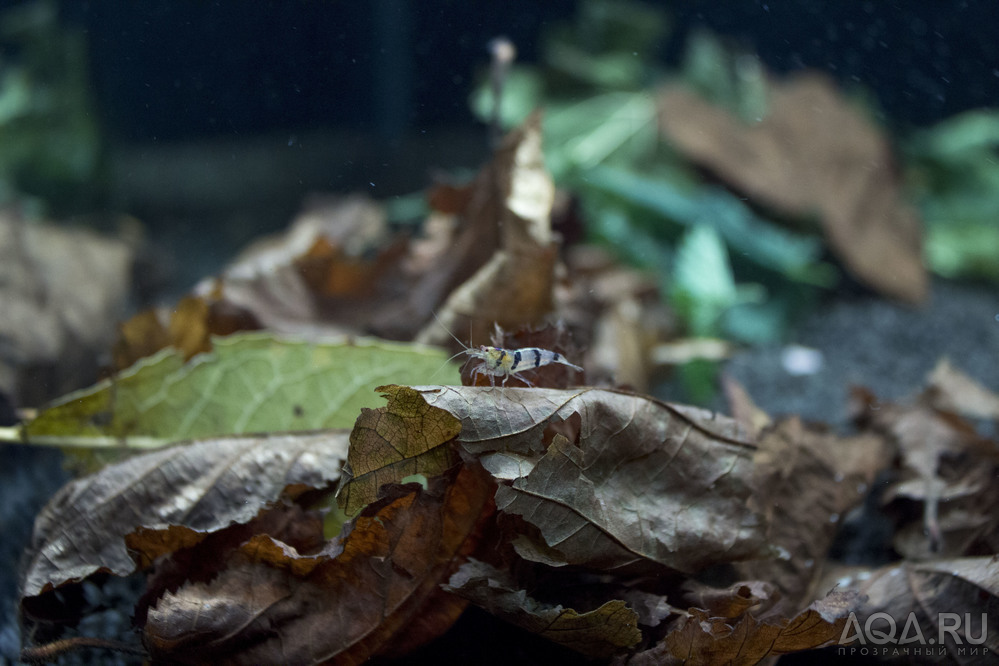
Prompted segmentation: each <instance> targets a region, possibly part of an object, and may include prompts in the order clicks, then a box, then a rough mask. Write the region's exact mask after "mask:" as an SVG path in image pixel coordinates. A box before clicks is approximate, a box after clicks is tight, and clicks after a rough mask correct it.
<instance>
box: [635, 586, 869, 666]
mask: <svg viewBox="0 0 999 666" xmlns="http://www.w3.org/2000/svg"><path fill="white" fill-rule="evenodd" d="M856 604H857V598H856V595H855V594H853V593H845V592H833V593H831V594H829V595H828V596H826V597H825V598H823V599H820V600H819V601H816V602H815V603H813V604H812V605H811V606H809V607H808V608H806V609H805V610H803V611H802V612H800V613H798V614H796V615H794V616H793V617H790V618H787V617H784V618H770V619H762V620H761V619H759V618H757V617H756V616H755V615H752V614H748V613H747V614H744V615H741V616H740V617H739V618H738V619H736V620H733V619H730V618H725V617H713V616H711V615H710V614H709V613H708V612H707V611H704V610H702V609H699V608H691V609H690V610H689V611H688V617H686V618H684V619H682V620H681V621H680V622H679V623H678V626H676V627H674V628H673V630H672V631H670V633H669V634H668V635H667V636H666V638H665V639H663V641H661V642H660V643H659V644H658V645H656V646H655V647H653V648H651V649H649V650H646V651H644V652H639V653H638V654H636V655H634V656H633V657H631V658H630V659H629V660H628V661H627V664H629V666H644V665H646V664H648V665H649V666H652V665H656V666H658V665H660V664H686V665H688V666H715V665H718V666H739V665H746V666H749V665H751V664H756V663H759V662H760V661H761V660H763V659H765V658H766V657H769V656H775V655H782V654H789V653H792V652H800V651H802V650H811V649H814V648H817V647H822V646H824V645H831V644H833V643H835V642H836V641H837V640H838V639H839V637H840V636H841V635H842V633H843V627H844V626H845V625H846V621H847V617H848V615H849V612H850V610H852V609H853V608H854V607H855V606H856Z"/></svg>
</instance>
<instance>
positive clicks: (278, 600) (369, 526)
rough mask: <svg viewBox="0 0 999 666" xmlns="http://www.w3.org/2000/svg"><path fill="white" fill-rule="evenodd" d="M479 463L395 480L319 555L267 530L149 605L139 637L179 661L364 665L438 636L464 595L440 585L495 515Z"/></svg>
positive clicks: (157, 654)
mask: <svg viewBox="0 0 999 666" xmlns="http://www.w3.org/2000/svg"><path fill="white" fill-rule="evenodd" d="M491 497H492V484H491V483H490V481H489V479H488V475H486V474H484V473H483V472H482V470H481V468H479V467H477V466H476V467H461V468H459V469H457V470H455V472H454V473H453V474H451V475H449V476H447V477H438V478H437V479H434V480H432V481H431V482H430V484H429V487H428V489H427V490H422V489H421V488H420V487H419V486H418V485H416V484H410V485H407V486H394V487H391V488H388V489H387V494H386V496H385V497H384V498H383V499H382V500H380V501H378V502H377V503H375V504H372V505H370V506H368V507H367V508H366V509H365V511H364V512H362V513H361V515H360V516H358V517H357V518H356V519H355V520H354V521H353V522H352V523H350V524H349V525H348V526H347V528H346V529H345V531H344V534H343V535H342V536H341V537H340V538H339V539H338V540H336V541H334V542H330V544H329V545H328V546H327V547H326V548H325V549H323V550H322V551H321V552H319V553H317V554H314V555H302V554H300V553H298V552H297V551H295V550H294V549H293V548H291V547H290V546H287V545H286V544H283V543H280V542H278V541H275V540H274V539H272V538H270V537H268V536H262V535H261V536H257V537H254V538H253V539H251V540H250V541H249V542H247V543H246V544H245V545H244V546H243V547H242V548H240V549H239V551H238V552H236V553H235V554H234V555H233V556H232V558H231V559H230V561H229V563H228V566H227V568H225V569H224V570H223V571H222V572H221V573H220V574H219V576H218V577H216V578H214V579H213V580H211V581H210V582H208V583H194V584H189V585H185V586H183V587H181V588H180V589H179V590H177V591H176V592H175V593H170V592H168V593H167V594H165V595H164V596H163V598H162V599H160V601H159V603H158V604H157V605H156V606H155V607H154V608H151V609H150V610H149V614H148V621H147V624H146V626H145V628H144V632H145V639H144V640H145V644H146V646H147V648H148V649H149V650H150V652H151V654H152V655H153V657H154V658H159V659H163V660H169V661H177V662H180V663H205V662H208V661H221V662H223V663H228V664H255V665H261V664H319V663H326V662H328V661H335V663H338V664H360V663H362V662H363V661H365V660H366V659H368V658H369V657H371V656H374V655H382V656H398V655H400V654H403V653H405V652H406V651H408V650H409V649H412V648H413V647H416V646H417V645H419V644H421V643H424V642H426V641H428V640H430V639H432V638H434V637H436V636H437V635H439V634H441V633H443V632H444V631H446V630H447V628H448V627H449V626H450V625H451V623H453V621H454V620H455V619H457V617H458V615H459V614H460V613H461V610H462V609H463V608H464V603H465V602H464V601H463V600H460V599H459V598H457V597H454V596H453V595H447V594H445V593H442V592H441V591H440V590H439V588H438V584H439V583H440V582H443V581H445V580H447V578H448V577H449V576H450V574H451V572H452V571H454V569H455V568H457V566H458V565H459V564H460V563H461V561H462V560H463V558H464V556H465V555H467V553H469V552H470V551H471V550H472V549H473V548H474V547H475V545H476V543H477V526H478V524H479V522H480V521H481V520H482V519H483V518H484V517H486V516H488V515H489V514H490V513H491V506H492V500H491Z"/></svg>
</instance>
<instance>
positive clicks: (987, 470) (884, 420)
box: [853, 389, 999, 559]
mask: <svg viewBox="0 0 999 666" xmlns="http://www.w3.org/2000/svg"><path fill="white" fill-rule="evenodd" d="M935 395H936V393H935V392H934V391H933V390H930V391H928V392H925V393H923V394H922V395H921V396H919V397H918V398H917V399H916V400H915V401H914V402H913V403H911V404H908V405H895V404H890V403H883V402H879V401H878V400H877V399H876V398H875V397H874V396H873V395H871V394H870V393H869V392H867V391H865V390H863V389H855V390H854V394H853V398H854V401H855V402H856V403H858V404H859V405H860V409H861V410H862V411H861V412H860V413H859V414H858V418H859V420H860V421H861V422H863V423H866V424H868V425H869V426H870V427H871V428H872V429H873V430H875V431H876V432H881V433H883V434H884V435H885V436H886V437H887V438H888V439H889V440H890V441H892V442H893V443H894V444H895V445H896V446H897V447H898V451H899V453H900V454H901V464H902V476H901V479H900V480H899V481H898V482H897V483H895V484H894V485H893V486H892V487H891V488H889V489H888V491H887V492H886V495H885V500H886V501H887V502H891V503H892V504H893V505H895V506H896V508H900V509H904V506H903V505H904V503H906V502H916V503H917V505H921V507H922V520H921V521H913V522H910V523H908V524H904V523H903V525H902V526H901V528H900V529H899V530H898V531H897V532H896V535H895V541H894V545H895V548H896V550H898V551H899V552H900V553H902V554H903V555H905V556H907V557H910V558H913V559H925V558H928V557H957V556H960V555H964V554H978V553H981V552H994V549H995V546H996V545H997V544H999V511H997V507H999V486H997V485H996V483H995V478H996V474H997V473H999V454H997V453H996V447H995V444H994V443H993V442H990V441H988V440H986V439H984V438H983V437H981V436H980V435H979V434H978V433H977V432H976V430H975V429H974V427H973V426H972V425H971V424H970V423H967V422H966V421H964V420H963V419H961V418H960V417H959V416H957V415H956V414H953V413H950V412H946V411H942V410H940V409H936V408H934V407H933V405H932V402H933V400H934V399H935ZM903 514H904V511H903ZM983 548H984V550H983Z"/></svg>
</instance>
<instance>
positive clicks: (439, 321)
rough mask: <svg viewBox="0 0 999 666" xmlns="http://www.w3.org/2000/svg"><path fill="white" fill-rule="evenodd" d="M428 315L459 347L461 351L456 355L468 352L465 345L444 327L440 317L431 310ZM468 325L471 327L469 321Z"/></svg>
mask: <svg viewBox="0 0 999 666" xmlns="http://www.w3.org/2000/svg"><path fill="white" fill-rule="evenodd" d="M430 314H432V315H433V316H434V319H436V320H437V323H438V324H440V325H441V328H443V329H444V332H445V333H447V334H448V335H450V336H451V339H452V340H454V341H455V342H457V343H458V344H459V345H461V348H462V351H460V352H458V354H463V353H465V351H468V347H467V346H466V345H465V343H464V342H462V341H461V340H459V339H458V338H457V336H455V334H454V333H452V332H451V330H450V329H449V328H448V327H447V326H445V325H444V322H442V321H441V319H440V317H438V316H437V313H436V312H434V311H433V310H431V311H430ZM468 325H469V327H471V325H472V322H471V321H469V323H468ZM458 354H455V355H454V356H457V355H458ZM454 356H452V357H451V358H454ZM451 358H449V359H448V360H449V361H450V360H451Z"/></svg>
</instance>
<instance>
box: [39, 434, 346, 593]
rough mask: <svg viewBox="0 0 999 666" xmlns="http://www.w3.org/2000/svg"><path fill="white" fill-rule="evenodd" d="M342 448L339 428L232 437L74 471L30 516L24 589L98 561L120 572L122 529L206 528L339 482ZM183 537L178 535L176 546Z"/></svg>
mask: <svg viewBox="0 0 999 666" xmlns="http://www.w3.org/2000/svg"><path fill="white" fill-rule="evenodd" d="M346 453H347V433H346V432H345V431H327V432H316V433H303V434H288V435H266V436H260V437H229V438H222V439H215V440H206V441H201V442H194V443H191V444H187V445H183V446H176V447H173V448H169V449H164V450H161V451H155V452H152V453H147V454H145V455H141V456H136V457H133V458H130V459H129V460H126V461H125V462H122V463H118V464H116V465H111V466H109V467H106V468H105V469H103V470H102V471H100V472H98V473H97V474H93V475H91V476H88V477H85V478H82V479H79V480H76V481H72V482H70V483H69V484H67V485H66V486H65V487H63V489H62V490H60V491H59V493H58V494H57V495H56V496H55V497H54V498H53V499H52V501H51V502H49V504H48V506H46V507H45V508H44V509H43V510H42V512H41V513H40V514H39V516H38V518H37V519H36V521H35V531H34V535H33V536H32V541H31V545H30V547H29V551H28V556H27V558H26V566H25V569H24V573H23V576H22V583H21V588H22V594H23V596H24V597H33V596H36V595H39V594H41V593H43V592H45V591H46V590H51V589H53V588H56V587H59V586H60V585H63V584H65V583H69V582H76V581H80V580H82V579H84V578H86V577H87V576H90V575H91V574H93V573H95V572H97V571H106V572H109V573H112V574H114V575H117V576H123V575H127V574H129V573H131V572H132V571H134V570H135V568H136V566H135V562H134V561H133V559H132V557H131V556H130V554H129V552H128V549H127V548H126V545H125V536H126V535H128V534H129V533H131V532H133V531H135V530H137V529H139V528H142V527H146V528H156V529H166V528H169V527H170V526H181V527H186V528H189V529H190V530H195V531H197V532H199V533H202V534H207V533H209V532H213V531H216V530H219V529H221V528H223V527H226V526H228V525H229V524H231V523H245V522H248V521H249V520H251V519H252V518H253V517H254V516H256V515H257V514H258V512H259V511H261V509H263V508H264V507H266V506H268V505H269V504H271V503H273V502H276V501H277V500H278V499H279V498H280V497H281V496H282V493H285V494H286V495H289V494H290V495H291V496H295V495H297V494H298V493H301V492H302V491H304V490H306V489H308V488H324V487H327V486H329V485H330V484H332V483H334V482H336V480H337V479H338V478H339V476H340V465H341V464H342V461H343V460H344V458H345V457H346ZM188 536H189V535H188ZM189 540H190V539H185V538H182V537H181V536H178V541H177V547H181V546H184V545H190V544H189V543H187V542H188V541H189Z"/></svg>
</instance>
